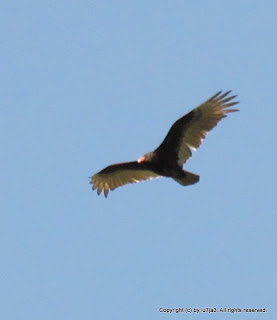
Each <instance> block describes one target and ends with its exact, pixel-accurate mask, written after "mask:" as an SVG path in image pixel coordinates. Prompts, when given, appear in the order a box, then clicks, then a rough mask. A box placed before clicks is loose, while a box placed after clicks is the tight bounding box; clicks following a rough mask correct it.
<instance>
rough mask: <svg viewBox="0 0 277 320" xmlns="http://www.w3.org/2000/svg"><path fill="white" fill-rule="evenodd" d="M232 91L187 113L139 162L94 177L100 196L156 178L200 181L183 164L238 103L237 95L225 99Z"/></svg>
mask: <svg viewBox="0 0 277 320" xmlns="http://www.w3.org/2000/svg"><path fill="white" fill-rule="evenodd" d="M229 93H230V91H228V92H226V93H224V94H221V92H218V93H217V94H215V95H214V96H212V97H211V98H210V99H208V100H207V101H205V102H204V103H202V104H201V105H200V106H198V107H197V108H195V109H193V110H192V111H190V112H189V113H188V114H186V115H185V116H183V117H182V118H180V119H178V120H177V121H176V122H175V123H174V124H173V125H172V127H171V128H170V130H169V132H168V134H167V135H166V137H165V139H164V140H163V142H162V143H161V145H160V146H159V147H158V148H157V149H156V150H154V151H153V152H148V153H146V154H145V155H144V156H142V157H140V158H139V159H138V160H137V161H132V162H124V163H118V164H113V165H110V166H108V167H106V168H105V169H103V170H101V171H100V172H98V173H96V174H95V175H93V176H92V177H91V181H90V183H91V184H92V185H93V186H92V188H93V189H97V193H98V195H99V194H100V193H101V192H102V190H104V194H105V196H106V197H107V196H108V193H109V190H114V189H115V188H117V187H120V186H123V185H125V184H128V183H134V182H139V181H142V180H149V179H152V178H157V177H161V176H162V177H170V178H172V179H174V180H175V181H177V182H178V183H180V184H181V185H183V186H186V185H190V184H194V183H196V182H198V181H199V176H198V175H196V174H194V173H190V172H188V171H185V170H183V169H182V166H183V164H184V163H185V162H186V161H187V160H188V159H189V158H190V156H191V155H192V153H191V149H194V150H196V149H197V148H198V147H199V146H200V144H201V141H202V140H203V139H204V138H205V137H206V134H207V133H208V132H209V131H210V130H212V128H213V127H215V126H216V125H217V123H218V122H219V121H220V120H221V119H222V118H224V117H226V114H227V113H229V112H234V111H237V110H235V109H227V108H228V107H230V106H233V105H235V104H237V103H238V102H230V100H232V99H233V98H235V97H236V96H231V97H228V98H226V96H227V95H228V94H229Z"/></svg>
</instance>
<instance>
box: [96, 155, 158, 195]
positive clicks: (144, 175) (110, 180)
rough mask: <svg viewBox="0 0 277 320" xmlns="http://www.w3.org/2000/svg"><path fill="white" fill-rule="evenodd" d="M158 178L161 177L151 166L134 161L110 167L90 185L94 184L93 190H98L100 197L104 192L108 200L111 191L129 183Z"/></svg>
mask: <svg viewBox="0 0 277 320" xmlns="http://www.w3.org/2000/svg"><path fill="white" fill-rule="evenodd" d="M156 177H159V175H158V174H156V173H155V172H153V171H152V170H151V168H150V167H149V164H147V163H145V162H142V163H138V162H137V161H133V162H124V163H117V164H113V165H111V166H108V167H107V168H105V169H103V170H102V171H100V172H98V173H96V174H95V175H94V176H92V177H91V180H90V184H92V189H93V190H95V189H97V194H98V195H99V194H100V193H101V192H102V190H104V194H105V197H106V198H107V196H108V193H109V190H114V189H115V188H118V187H121V186H124V185H125V184H128V183H134V182H140V181H142V180H149V179H152V178H156Z"/></svg>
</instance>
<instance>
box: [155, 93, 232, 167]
mask: <svg viewBox="0 0 277 320" xmlns="http://www.w3.org/2000/svg"><path fill="white" fill-rule="evenodd" d="M230 92H231V91H228V92H225V93H223V94H222V91H220V92H218V93H217V94H215V95H214V96H212V97H211V98H210V99H208V100H207V101H205V102H204V103H202V104H201V105H200V106H198V107H197V108H195V109H194V110H192V111H191V112H189V113H188V114H186V115H185V116H183V117H182V118H180V119H179V120H177V121H176V122H175V123H174V124H173V125H172V127H171V128H170V130H169V132H168V134H167V136H166V137H165V139H164V141H163V142H162V143H161V145H160V146H159V147H158V148H157V149H156V150H155V152H157V154H158V155H159V156H161V157H163V158H167V159H168V160H169V161H171V162H175V163H176V162H177V163H178V165H179V166H182V165H183V164H184V163H185V162H186V161H187V160H188V159H189V158H190V156H191V154H192V153H191V149H194V150H196V149H197V148H198V147H199V146H200V144H201V142H202V140H203V139H205V137H206V135H207V133H208V132H209V131H210V130H212V129H213V128H214V127H215V126H216V125H217V123H218V122H219V121H220V120H221V119H222V118H224V117H226V114H227V113H229V112H234V111H238V110H236V109H227V108H229V107H231V106H233V105H235V104H237V103H238V102H231V100H232V99H234V98H235V97H236V96H231V97H227V95H228V94H229V93H230ZM226 97H227V98H226Z"/></svg>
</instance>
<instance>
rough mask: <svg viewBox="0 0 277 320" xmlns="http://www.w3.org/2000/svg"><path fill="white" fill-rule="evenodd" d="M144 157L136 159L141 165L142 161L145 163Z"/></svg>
mask: <svg viewBox="0 0 277 320" xmlns="http://www.w3.org/2000/svg"><path fill="white" fill-rule="evenodd" d="M145 159H146V157H145V156H142V157H140V158H138V163H141V162H143V161H145Z"/></svg>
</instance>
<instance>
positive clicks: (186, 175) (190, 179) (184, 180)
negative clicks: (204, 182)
mask: <svg viewBox="0 0 277 320" xmlns="http://www.w3.org/2000/svg"><path fill="white" fill-rule="evenodd" d="M173 179H174V180H175V181H177V182H178V183H180V184H181V185H182V186H188V185H190V184H194V183H196V182H198V181H199V179H200V177H199V176H198V175H197V174H194V173H191V172H188V171H185V170H183V175H182V176H181V177H178V178H173Z"/></svg>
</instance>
